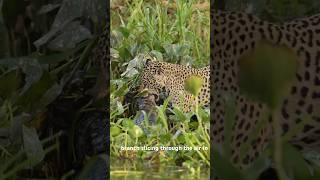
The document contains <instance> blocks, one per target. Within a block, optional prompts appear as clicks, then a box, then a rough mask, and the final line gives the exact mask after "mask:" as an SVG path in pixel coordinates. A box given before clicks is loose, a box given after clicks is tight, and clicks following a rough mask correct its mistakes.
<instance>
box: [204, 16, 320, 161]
mask: <svg viewBox="0 0 320 180" xmlns="http://www.w3.org/2000/svg"><path fill="white" fill-rule="evenodd" d="M211 27H212V28H211V34H212V37H211V38H212V40H211V57H212V60H211V84H212V89H211V98H210V99H211V114H212V115H213V116H212V117H211V119H212V123H211V133H212V136H211V138H212V139H211V140H212V141H213V144H214V146H219V145H221V144H222V142H223V140H224V125H223V122H224V120H225V115H226V110H225V105H226V101H225V96H232V97H235V111H236V116H235V118H236V119H235V125H234V126H233V133H232V137H231V149H232V161H233V163H235V164H239V165H240V166H242V165H247V164H249V163H250V162H252V161H253V160H254V159H255V158H256V157H257V156H259V154H260V153H261V152H262V151H263V150H264V149H265V148H266V146H267V145H268V144H269V142H271V140H272V137H273V130H272V123H271V122H272V118H269V122H268V123H267V125H266V126H265V127H264V128H263V129H262V130H261V131H260V132H259V136H257V137H256V138H254V139H253V140H252V141H251V142H247V141H248V140H249V138H248V136H249V134H250V133H251V132H252V130H253V129H255V128H256V127H257V125H258V124H259V122H260V120H261V119H262V117H263V113H264V112H265V111H266V109H267V106H266V105H264V104H262V103H259V102H256V101H253V100H250V99H249V98H248V97H246V96H244V95H243V94H242V93H241V92H240V89H239V85H238V74H239V68H238V65H239V59H241V57H242V56H243V55H244V54H246V53H248V52H251V51H252V50H253V49H254V48H255V47H256V45H257V43H258V42H259V41H260V40H266V41H269V42H270V43H272V44H274V45H284V46H286V47H288V48H290V49H292V50H293V51H294V53H295V54H296V55H297V56H298V57H299V62H298V69H297V71H296V77H295V80H294V82H293V85H292V87H291V92H290V94H289V95H288V96H287V97H285V99H284V100H283V102H282V104H281V115H280V122H281V127H282V134H283V135H284V134H286V133H287V132H288V131H289V130H290V129H292V128H294V127H296V126H297V124H298V123H299V122H301V121H302V120H304V119H310V120H311V121H309V122H308V123H307V124H305V125H304V127H303V130H302V132H300V133H298V134H297V135H296V136H294V137H293V138H292V139H291V140H290V141H289V142H290V143H291V144H293V145H294V146H296V147H297V148H298V149H300V150H301V151H309V150H313V151H317V150H319V149H320V141H319V139H320V114H319V112H320V111H319V110H320V109H319V107H320V106H319V105H320V15H319V14H318V15H314V16H311V17H307V18H301V19H296V20H293V21H291V22H286V23H283V24H275V23H270V22H267V21H263V20H260V19H258V18H257V17H255V16H254V15H250V14H246V13H242V12H223V11H216V10H214V11H213V12H212V13H211ZM243 143H249V144H250V148H249V150H248V151H247V153H246V155H245V156H244V157H243V158H242V159H240V156H239V155H240V152H239V149H240V146H241V145H242V144H243Z"/></svg>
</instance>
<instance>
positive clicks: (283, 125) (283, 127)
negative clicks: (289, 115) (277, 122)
mask: <svg viewBox="0 0 320 180" xmlns="http://www.w3.org/2000/svg"><path fill="white" fill-rule="evenodd" d="M288 130H289V126H288V124H282V133H283V134H285V133H286V132H288ZM283 134H282V135H283Z"/></svg>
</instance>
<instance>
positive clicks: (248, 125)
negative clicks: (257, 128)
mask: <svg viewBox="0 0 320 180" xmlns="http://www.w3.org/2000/svg"><path fill="white" fill-rule="evenodd" d="M250 126H251V125H250V123H248V124H247V125H246V127H245V130H246V131H247V130H249V128H250Z"/></svg>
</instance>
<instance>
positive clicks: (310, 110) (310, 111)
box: [307, 104, 313, 114]
mask: <svg viewBox="0 0 320 180" xmlns="http://www.w3.org/2000/svg"><path fill="white" fill-rule="evenodd" d="M312 112H313V106H312V104H310V105H309V106H308V108H307V113H308V114H311V113H312Z"/></svg>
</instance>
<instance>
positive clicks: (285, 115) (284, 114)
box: [281, 108, 289, 119]
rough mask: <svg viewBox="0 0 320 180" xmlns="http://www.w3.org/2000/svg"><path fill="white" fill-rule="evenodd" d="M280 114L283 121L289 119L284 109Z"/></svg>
mask: <svg viewBox="0 0 320 180" xmlns="http://www.w3.org/2000/svg"><path fill="white" fill-rule="evenodd" d="M281 114H282V116H283V118H284V119H288V118H289V114H288V113H287V111H286V109H285V108H282V110H281Z"/></svg>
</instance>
